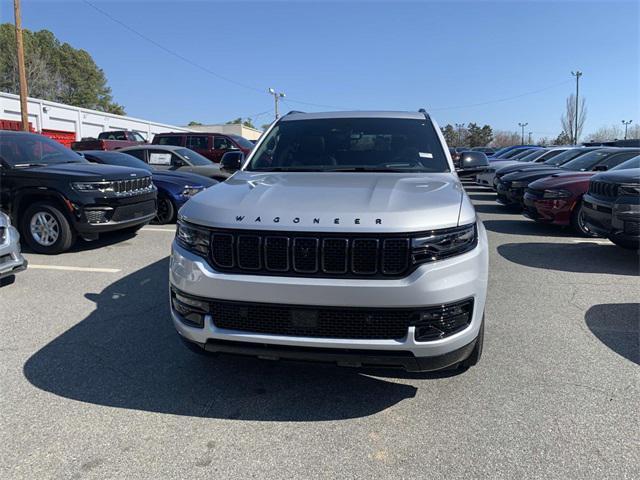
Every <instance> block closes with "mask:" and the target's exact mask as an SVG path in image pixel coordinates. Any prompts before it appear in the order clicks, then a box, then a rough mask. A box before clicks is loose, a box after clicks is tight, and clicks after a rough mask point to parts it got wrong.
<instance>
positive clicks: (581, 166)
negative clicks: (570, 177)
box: [560, 150, 615, 172]
mask: <svg viewBox="0 0 640 480" xmlns="http://www.w3.org/2000/svg"><path fill="white" fill-rule="evenodd" d="M613 153H615V151H610V150H594V151H593V152H589V153H586V154H584V155H581V156H579V157H578V158H576V159H574V160H571V161H570V162H567V163H565V164H564V165H562V166H561V167H560V168H564V169H565V170H574V171H582V172H584V171H587V170H591V169H592V168H593V167H594V166H596V164H597V163H598V162H600V161H601V160H603V159H605V158H606V157H608V156H609V155H612V154H613Z"/></svg>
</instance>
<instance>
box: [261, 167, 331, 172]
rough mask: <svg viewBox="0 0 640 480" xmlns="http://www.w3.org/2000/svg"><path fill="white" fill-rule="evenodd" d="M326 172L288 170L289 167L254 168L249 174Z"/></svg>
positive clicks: (307, 169) (318, 169)
mask: <svg viewBox="0 0 640 480" xmlns="http://www.w3.org/2000/svg"><path fill="white" fill-rule="evenodd" d="M325 171H326V170H324V169H320V168H289V167H268V168H254V169H253V170H249V172H325Z"/></svg>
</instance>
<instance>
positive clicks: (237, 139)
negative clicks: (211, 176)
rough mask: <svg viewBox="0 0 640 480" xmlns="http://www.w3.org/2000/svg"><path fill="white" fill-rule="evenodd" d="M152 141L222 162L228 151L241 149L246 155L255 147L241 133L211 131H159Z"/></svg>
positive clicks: (155, 143)
mask: <svg viewBox="0 0 640 480" xmlns="http://www.w3.org/2000/svg"><path fill="white" fill-rule="evenodd" d="M152 143H153V144H154V145H174V146H177V147H186V148H188V149H190V150H193V151H195V152H198V153H199V154H200V155H202V156H203V157H206V158H208V159H209V160H211V161H212V162H215V163H220V160H221V159H222V156H223V155H224V154H225V153H227V152H228V151H231V150H239V151H241V152H242V153H244V154H245V156H246V155H249V152H251V149H252V148H253V147H254V145H253V143H251V142H250V141H249V140H247V139H246V138H244V137H241V136H240V135H231V134H222V133H210V132H172V133H157V134H156V135H155V137H153V142H152Z"/></svg>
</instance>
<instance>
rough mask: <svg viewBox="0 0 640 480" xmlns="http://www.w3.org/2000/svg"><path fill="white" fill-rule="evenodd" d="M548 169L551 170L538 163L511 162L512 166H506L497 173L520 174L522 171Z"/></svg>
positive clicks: (547, 166)
mask: <svg viewBox="0 0 640 480" xmlns="http://www.w3.org/2000/svg"><path fill="white" fill-rule="evenodd" d="M541 168H542V169H545V170H546V169H548V168H552V167H550V166H549V165H543V164H540V163H530V162H513V164H512V165H507V166H505V167H504V168H500V169H499V173H500V174H503V175H506V174H508V173H513V172H522V171H524V170H534V169H535V170H540V169H541Z"/></svg>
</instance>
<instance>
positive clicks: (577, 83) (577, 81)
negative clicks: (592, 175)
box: [571, 70, 582, 145]
mask: <svg viewBox="0 0 640 480" xmlns="http://www.w3.org/2000/svg"><path fill="white" fill-rule="evenodd" d="M571 75H573V76H574V77H576V111H575V115H576V116H575V124H574V130H575V136H574V137H573V144H574V145H577V144H578V106H579V103H578V96H579V94H580V77H581V76H582V72H581V71H580V70H576V71H575V72H571ZM572 133H573V132H572Z"/></svg>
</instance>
